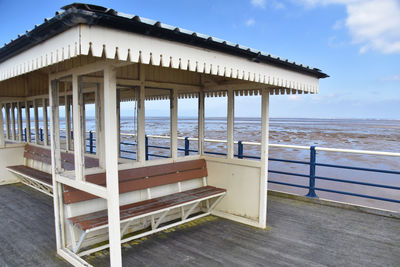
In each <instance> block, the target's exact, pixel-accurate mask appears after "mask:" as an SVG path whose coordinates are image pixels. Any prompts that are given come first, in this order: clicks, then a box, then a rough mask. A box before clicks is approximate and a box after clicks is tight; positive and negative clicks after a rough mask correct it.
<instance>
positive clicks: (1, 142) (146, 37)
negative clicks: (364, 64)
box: [0, 4, 327, 266]
mask: <svg viewBox="0 0 400 267" xmlns="http://www.w3.org/2000/svg"><path fill="white" fill-rule="evenodd" d="M325 77H327V75H326V74H324V73H322V72H321V71H320V70H318V69H312V68H309V67H306V66H303V65H298V64H295V63H293V62H289V61H287V60H282V59H280V58H276V57H272V56H270V55H268V54H265V53H262V52H260V51H255V50H253V49H250V48H247V47H243V46H240V45H236V44H232V43H229V42H227V41H223V40H220V39H217V38H213V37H209V36H205V35H202V34H198V33H194V32H191V31H187V30H183V29H179V28H176V27H172V26H169V25H165V24H163V23H160V22H157V21H151V20H148V19H143V18H140V17H137V16H131V15H126V14H122V13H119V12H116V11H114V10H112V9H106V8H103V7H99V6H94V5H86V4H72V5H69V6H66V7H64V8H63V11H61V12H57V13H56V15H55V17H53V18H51V19H48V20H45V22H44V23H43V24H41V25H39V26H37V27H35V28H34V29H33V30H31V31H28V32H27V33H26V34H24V35H22V36H19V37H18V38H17V39H16V40H13V41H12V42H10V43H9V44H7V45H5V46H4V47H3V48H1V49H0V107H1V109H0V125H4V129H5V132H4V131H0V158H1V159H2V160H1V163H0V183H3V184H5V183H13V182H18V181H20V179H25V180H24V181H25V183H29V185H30V186H33V187H36V188H38V189H39V190H41V191H43V192H45V193H47V194H50V195H52V196H53V199H54V213H55V225H56V237H57V253H58V254H59V255H60V256H62V257H63V258H65V259H66V260H68V261H69V262H70V263H72V264H74V265H82V266H84V265H86V263H85V262H84V261H83V260H82V259H81V258H80V257H79V256H82V255H86V254H87V253H90V252H93V251H94V250H91V249H90V247H91V246H92V245H93V244H96V243H99V242H101V241H104V240H107V239H108V240H109V245H105V246H104V248H106V247H109V248H110V261H111V264H112V266H120V265H121V264H122V261H121V245H120V243H121V237H122V236H123V235H124V234H127V233H128V234H129V233H134V232H136V231H139V230H143V229H145V228H147V227H149V225H151V229H152V230H151V231H150V233H152V231H153V232H155V231H156V230H157V231H158V230H159V229H161V228H159V226H160V225H161V223H163V222H164V221H168V220H169V221H173V220H176V219H177V218H182V220H181V221H180V223H182V222H186V221H187V220H189V219H190V218H195V217H189V216H191V213H193V214H194V213H195V212H200V211H202V210H206V211H207V210H208V211H210V213H212V214H214V215H216V216H220V217H224V218H227V219H230V220H234V221H237V222H241V223H245V224H248V225H251V226H255V227H259V228H265V227H266V219H267V214H266V211H267V208H266V205H267V181H268V177H267V170H268V134H269V133H268V120H269V114H268V112H269V96H270V95H271V94H307V93H317V92H318V83H319V79H320V78H325ZM121 88H131V89H132V90H133V91H134V92H135V95H134V96H125V95H123V94H120V93H118V92H119V90H120V89H121ZM248 94H250V95H260V96H261V98H262V106H261V107H260V108H261V110H262V151H261V160H260V161H254V160H246V159H237V158H235V156H234V139H233V128H234V98H235V97H240V96H241V95H248ZM84 95H92V96H93V97H92V98H90V97H88V99H89V100H87V101H91V102H92V103H95V107H96V154H95V155H85V152H86V149H85V147H86V141H85V139H86V138H85V132H86V129H85V125H86V124H85V109H84V103H85V102H84V101H85V100H84ZM207 96H215V97H218V96H227V99H228V104H227V114H228V116H227V156H226V157H216V156H212V155H208V154H205V153H204V149H203V148H204V99H205V97H207ZM186 97H194V98H198V103H199V106H198V131H199V142H198V150H199V153H198V155H191V156H184V157H178V149H177V148H178V131H177V114H178V108H179V107H178V99H179V98H186ZM124 98H129V99H133V100H134V101H136V102H137V111H136V112H137V114H135V115H136V116H137V159H136V160H135V161H134V160H126V159H122V158H120V157H119V151H118V147H119V117H118V116H117V113H118V103H119V101H120V100H121V99H124ZM152 99H169V101H170V103H171V105H170V106H171V108H170V119H171V127H170V129H171V133H170V146H171V149H170V158H168V159H158V160H151V161H147V160H146V157H145V153H146V152H145V135H146V133H145V127H144V125H145V101H146V100H149V101H150V100H152ZM47 106H49V107H50V109H49V115H50V120H49V121H48V119H47V118H48V114H47V113H48V111H47V110H48V109H47ZM60 106H64V107H65V113H66V122H65V124H66V125H65V127H66V133H67V134H66V139H65V141H62V142H61V140H60V135H61V134H60V128H61V127H60V114H59V107H60ZM31 109H33V113H34V114H33V115H34V118H35V119H34V125H33V126H31V122H30V118H31V116H30V112H32V111H31ZM39 110H40V111H41V113H42V114H39ZM41 116H42V117H43V123H42V124H43V132H44V133H43V134H42V135H43V138H39V136H40V135H41V133H40V132H39V128H40V127H39V117H41ZM23 128H27V132H28V134H27V135H26V138H24V136H23V135H24V133H23V130H22V129H23ZM31 128H33V129H34V134H32V135H31V134H30V133H31ZM71 129H73V135H74V138H73V139H72V137H71V135H70V134H69V133H70V131H71ZM32 137H34V138H32ZM25 139H26V141H25ZM26 143H29V144H30V145H31V147H37V146H39V147H41V148H51V164H46V162H44V161H43V159H40V160H39V159H37V157H39V156H38V155H37V154H38V153H39V152H37V151H42V150H35V148H30V149H31V150H29V149H28V150H29V151H33V152H32V153H31V154H33V156H32V155H31V156H29V155H26V154H29V153H30V152H29V151H27V147H26V146H25V144H26ZM24 150H25V157H24ZM43 151H44V150H43ZM35 153H36V154H35ZM40 153H42V152H40ZM45 154H46V153H45V152H43V154H41V155H40V157H45ZM69 155H71V157H72V155H73V158H74V160H73V161H68V157H69ZM63 157H65V158H63ZM85 157H86V160H85ZM91 159H93V160H98V166H95V167H93V166H91V167H89V166H88V163H87V162H88V160H89V161H90V160H91ZM199 159H202V160H205V162H206V164H207V171H208V176H206V177H203V178H202V179H195V180H190V181H184V182H177V186H175V185H161V186H158V187H155V188H151V190H150V189H147V190H136V191H130V192H124V193H121V192H120V191H121V188H122V187H121V186H119V179H118V172H119V171H122V170H130V171H132V172H133V173H134V172H135V169H137V168H142V167H144V166H154V168H155V167H156V166H159V165H160V164H168V163H174V162H186V161H193V160H199ZM68 162H69V163H71V162H73V163H72V164H73V168H70V169H68V168H66V167H65V166H66V165H65V164H67V163H68ZM21 164H22V165H26V166H29V167H32V168H35V169H38V170H40V171H43V172H47V173H51V174H52V184H51V186H48V185H47V187H46V184H43V183H41V181H40V180H35V179H29V175H25V177H24V175H22V174H21V173H18V171H17V172H13V173H11V172H9V171H7V170H6V167H7V166H12V165H21ZM63 164H64V165H63ZM103 172H105V173H106V175H105V176H106V184H107V185H106V186H105V185H99V184H96V183H93V182H90V181H89V180H88V177H89V176H90V175H94V174H99V173H103ZM15 173H17V175H15ZM27 176H28V177H27ZM27 180H29V182H28V181H27ZM203 185H209V186H215V187H218V188H223V189H225V190H226V194H223V193H220V194H216V195H215V197H216V198H215V200H213V201H212V200H211V199H204V200H206V201H207V202H206V204H204V205H203V204H198V203H197V202H196V203H194V204H196V205H194V204H193V205H192V206H182V205H181V206H175V208H176V210H177V211H176V212H175V213H174V212H170V213H167V212H165V213H160V214H158V213H157V214H149V216H150V217H149V220H148V221H147V220H145V219H143V220H141V221H140V220H139V223H137V224H128V223H127V224H125V225H124V224H121V223H120V206H121V205H127V204H129V203H135V202H138V201H144V200H146V199H149V198H150V199H151V198H156V197H161V196H166V195H169V194H173V193H176V192H178V191H179V192H181V191H184V190H189V189H193V188H196V187H198V186H203ZM67 187H68V188H72V189H73V190H76V189H78V190H80V191H83V192H87V193H90V194H91V195H93V196H96V197H97V198H92V199H88V200H84V201H80V202H76V203H66V202H67V201H66V194H65V192H64V191H65V190H66V188H67ZM220 196H221V197H220ZM222 196H223V198H222ZM219 197H220V198H219ZM210 201H211V202H210ZM104 209H106V210H107V213H108V225H105V227H103V228H101V227H100V228H101V229H100V228H99V229H97V230H99V231H98V232H96V234H95V235H92V236H89V234H87V235H86V232H85V231H83V232H84V234H83V235H81V233H80V232H79V231H78V230H77V229H74V228H73V227H70V223H69V222H68V218H71V217H74V216H75V217H76V216H79V215H84V214H88V213H89V212H96V211H100V210H104ZM205 214H209V213H207V212H205ZM126 222H128V221H126ZM82 229H83V228H82ZM125 240H126V239H125ZM166 242H167V241H166ZM82 247H88V248H89V250H88V251H89V252H87V253H86V254H85V253H83V254H82V253H79V250H80V248H82Z"/></svg>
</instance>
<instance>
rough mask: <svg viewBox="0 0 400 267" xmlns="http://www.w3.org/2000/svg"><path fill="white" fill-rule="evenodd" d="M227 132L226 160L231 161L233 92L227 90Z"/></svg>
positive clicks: (233, 115)
mask: <svg viewBox="0 0 400 267" xmlns="http://www.w3.org/2000/svg"><path fill="white" fill-rule="evenodd" d="M227 114H228V117H227V132H228V142H227V144H226V145H227V158H228V159H233V155H234V152H235V149H234V140H233V127H234V118H235V96H234V94H233V90H228V110H227Z"/></svg>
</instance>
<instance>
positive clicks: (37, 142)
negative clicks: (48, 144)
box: [33, 99, 40, 144]
mask: <svg viewBox="0 0 400 267" xmlns="http://www.w3.org/2000/svg"><path fill="white" fill-rule="evenodd" d="M33 112H34V117H35V143H36V144H39V143H40V136H39V112H38V106H37V100H36V99H34V100H33Z"/></svg>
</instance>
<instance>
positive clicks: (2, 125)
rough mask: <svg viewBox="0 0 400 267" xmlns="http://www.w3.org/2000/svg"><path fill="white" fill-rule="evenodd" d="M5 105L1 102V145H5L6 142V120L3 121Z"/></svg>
mask: <svg viewBox="0 0 400 267" xmlns="http://www.w3.org/2000/svg"><path fill="white" fill-rule="evenodd" d="M3 120H4V119H3V105H2V104H0V127H1V131H0V147H4V146H5V144H6V142H5V136H4V121H3Z"/></svg>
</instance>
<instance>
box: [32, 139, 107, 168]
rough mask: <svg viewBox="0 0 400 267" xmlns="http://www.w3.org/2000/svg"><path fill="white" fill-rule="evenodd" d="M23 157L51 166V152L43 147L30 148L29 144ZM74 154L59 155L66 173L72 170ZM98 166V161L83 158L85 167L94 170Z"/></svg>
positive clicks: (63, 153)
mask: <svg viewBox="0 0 400 267" xmlns="http://www.w3.org/2000/svg"><path fill="white" fill-rule="evenodd" d="M24 157H25V158H27V159H32V160H35V161H39V162H43V163H45V164H48V165H51V150H50V149H47V148H43V147H37V146H32V145H29V144H26V145H25V152H24ZM74 162H75V158H74V154H73V153H65V152H62V153H61V165H62V167H63V168H64V169H65V170H67V171H72V170H74V168H75V167H74ZM98 166H99V160H98V159H96V158H92V157H85V167H86V168H94V167H98Z"/></svg>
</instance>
